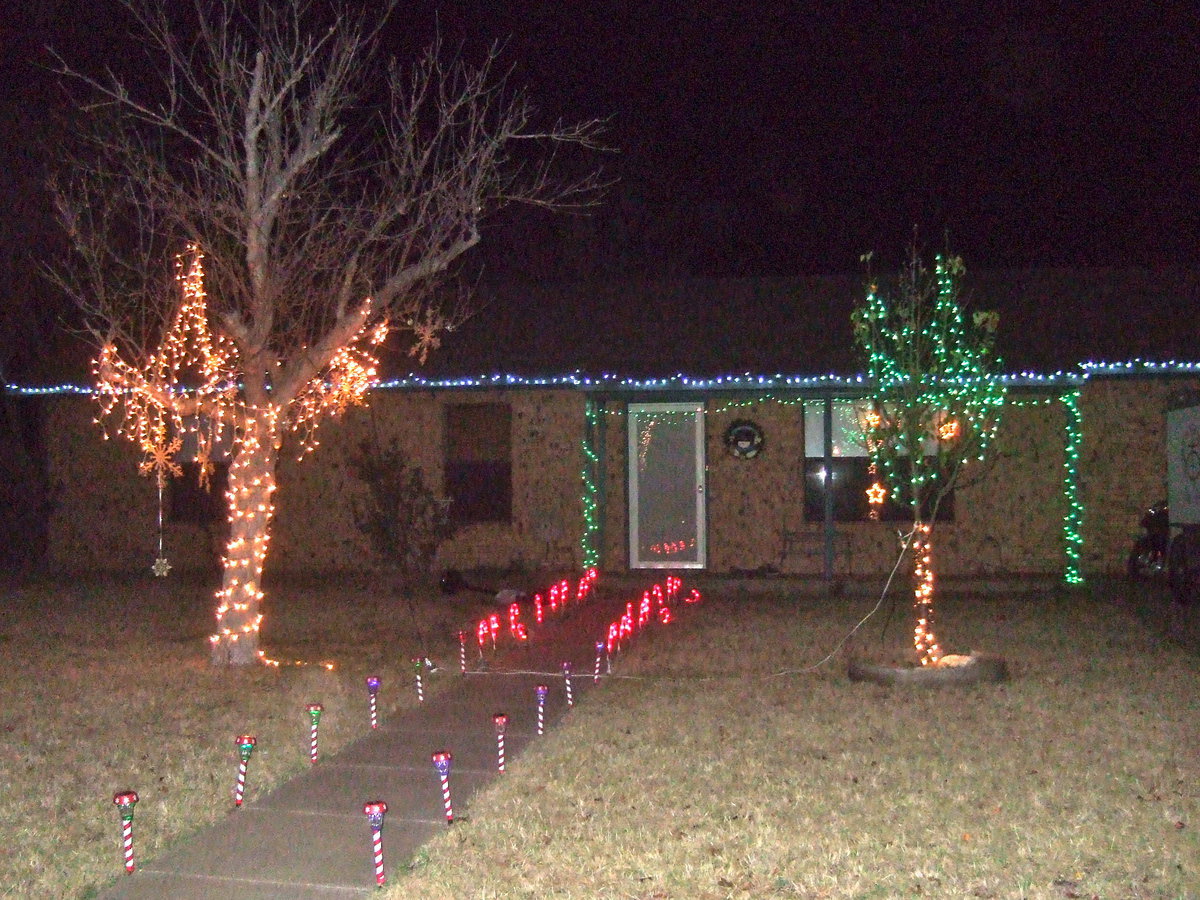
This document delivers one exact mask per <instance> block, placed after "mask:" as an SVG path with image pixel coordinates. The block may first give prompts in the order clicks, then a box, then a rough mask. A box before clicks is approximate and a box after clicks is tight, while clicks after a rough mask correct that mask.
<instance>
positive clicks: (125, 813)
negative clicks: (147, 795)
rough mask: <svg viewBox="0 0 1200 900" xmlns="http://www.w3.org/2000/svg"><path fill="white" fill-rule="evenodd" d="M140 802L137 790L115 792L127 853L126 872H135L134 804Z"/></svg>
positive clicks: (122, 847)
mask: <svg viewBox="0 0 1200 900" xmlns="http://www.w3.org/2000/svg"><path fill="white" fill-rule="evenodd" d="M137 802H138V795H137V791H120V792H119V793H116V794H113V803H115V804H116V807H117V811H118V812H119V813H120V814H121V849H122V852H123V853H124V855H125V874H127V875H128V874H131V873H132V872H133V805H134V804H135V803H137Z"/></svg>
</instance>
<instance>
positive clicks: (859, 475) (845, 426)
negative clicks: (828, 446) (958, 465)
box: [804, 400, 954, 522]
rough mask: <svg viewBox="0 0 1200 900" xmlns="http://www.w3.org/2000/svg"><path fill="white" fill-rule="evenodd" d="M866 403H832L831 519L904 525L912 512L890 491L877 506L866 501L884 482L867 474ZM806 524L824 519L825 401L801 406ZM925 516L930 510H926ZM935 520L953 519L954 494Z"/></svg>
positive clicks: (910, 518) (852, 401)
mask: <svg viewBox="0 0 1200 900" xmlns="http://www.w3.org/2000/svg"><path fill="white" fill-rule="evenodd" d="M864 409H866V404H865V402H864V401H855V400H834V401H833V459H832V466H831V468H830V475H831V481H832V485H831V489H832V494H833V518H834V521H836V522H862V521H866V520H868V519H880V520H882V521H884V522H908V521H911V520H912V510H911V508H910V507H909V506H908V504H907V503H896V502H895V501H894V500H892V499H891V492H890V491H889V492H888V494H887V498H886V499H885V500H884V502H883V503H881V504H879V505H878V506H877V507H873V505H872V504H871V503H870V502H869V500H868V494H867V492H868V490H869V489H870V488H871V486H872V485H873V484H875V483H876V482H879V483H880V484H882V485H884V486H885V487H886V482H884V481H883V479H882V478H880V477H879V476H877V475H875V474H873V473H872V472H871V471H870V467H871V460H870V457H869V456H868V455H867V449H866V445H865V444H864V443H863V438H862V426H860V425H859V415H860V413H861V411H862V410H864ZM804 457H805V459H804V521H806V522H824V521H825V401H824V400H810V401H806V402H805V404H804ZM925 512H926V514H928V510H926V511H925ZM938 521H941V522H953V521H954V492H953V491H951V492H950V493H948V494H947V495H946V496H945V497H943V498H942V503H941V506H940V507H938Z"/></svg>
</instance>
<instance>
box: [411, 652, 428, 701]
mask: <svg viewBox="0 0 1200 900" xmlns="http://www.w3.org/2000/svg"><path fill="white" fill-rule="evenodd" d="M423 665H424V661H423V660H422V659H421V657H419V656H414V657H413V676H414V677H415V678H416V679H417V702H418V703H424V702H425V684H424V682H422V681H421V668H422V666H423Z"/></svg>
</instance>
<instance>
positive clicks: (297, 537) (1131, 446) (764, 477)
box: [45, 376, 1200, 575]
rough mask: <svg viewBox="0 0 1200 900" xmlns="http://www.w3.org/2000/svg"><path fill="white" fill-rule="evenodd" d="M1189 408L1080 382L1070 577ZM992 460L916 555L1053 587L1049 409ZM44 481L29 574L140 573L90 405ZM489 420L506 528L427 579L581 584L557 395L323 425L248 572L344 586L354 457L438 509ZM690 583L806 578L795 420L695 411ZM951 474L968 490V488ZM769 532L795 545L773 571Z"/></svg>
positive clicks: (143, 555) (374, 402)
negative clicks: (467, 576)
mask: <svg viewBox="0 0 1200 900" xmlns="http://www.w3.org/2000/svg"><path fill="white" fill-rule="evenodd" d="M1197 388H1200V379H1198V378H1191V377H1179V376H1162V377H1149V376H1145V377H1093V378H1090V379H1088V380H1087V381H1086V382H1085V383H1084V384H1083V385H1082V387H1081V396H1080V401H1079V408H1080V410H1081V412H1082V421H1083V442H1082V448H1081V452H1080V457H1079V484H1080V498H1081V499H1082V501H1083V503H1084V507H1085V512H1084V519H1083V535H1084V545H1083V555H1082V558H1081V561H1080V562H1081V566H1082V569H1083V571H1084V573H1085V574H1096V573H1101V572H1114V571H1120V570H1121V569H1122V567H1123V565H1124V558H1125V553H1126V552H1127V549H1128V547H1129V545H1130V543H1131V539H1132V536H1133V535H1134V534H1135V533H1136V531H1137V527H1138V520H1139V519H1140V517H1141V513H1142V510H1143V508H1144V507H1145V506H1146V505H1148V504H1149V503H1151V502H1153V501H1155V500H1157V499H1161V498H1162V497H1165V496H1166V457H1165V430H1166V429H1165V414H1166V410H1167V408H1168V404H1169V403H1170V402H1171V399H1172V397H1174V396H1175V395H1177V394H1179V393H1181V392H1183V391H1185V390H1196V389H1197ZM1013 396H1014V398H1015V399H1017V400H1019V401H1021V404H1020V405H1017V404H1010V405H1009V407H1008V408H1006V410H1005V418H1004V421H1003V425H1002V427H1001V430H1000V434H999V438H998V441H997V446H996V450H997V452H996V454H995V459H994V460H993V461H992V462H991V463H990V464H989V465H988V466H987V467H986V468H984V467H981V469H980V476H979V477H978V479H977V480H975V479H972V482H973V483H970V484H967V485H965V486H963V487H962V488H960V489H959V490H958V491H957V494H956V501H955V520H954V522H953V523H945V524H943V525H940V526H939V527H938V530H937V532H936V533H935V539H934V552H935V556H936V566H937V569H938V571H939V572H942V573H945V574H950V575H954V574H959V575H970V574H978V575H987V574H993V573H1029V574H1061V573H1062V572H1063V569H1064V559H1065V557H1064V544H1063V517H1064V515H1065V514H1066V512H1067V509H1066V502H1065V500H1064V496H1063V477H1064V473H1065V468H1064V464H1065V462H1066V457H1065V452H1064V446H1065V440H1066V429H1067V409H1066V407H1065V405H1064V404H1063V403H1062V402H1061V400H1059V399H1056V398H1048V397H1047V395H1045V394H1044V393H1043V394H1029V395H1028V396H1026V395H1023V394H1021V393H1020V392H1014V395H1013ZM45 402H46V403H47V404H49V405H50V409H49V410H48V415H47V416H46V427H47V429H48V437H49V438H50V439H49V440H47V441H46V445H47V447H48V448H49V460H48V462H49V471H50V473H51V483H52V489H53V496H54V501H55V505H54V512H53V516H52V521H51V523H50V546H49V558H48V563H49V565H51V566H53V567H54V568H55V569H57V570H59V571H115V572H143V571H145V570H147V568H148V566H149V565H150V563H151V562H152V561H153V559H154V558H155V556H156V555H157V552H158V550H157V541H158V531H157V518H158V498H157V489H156V485H155V482H154V479H153V478H146V477H139V475H138V472H137V463H138V459H139V454H138V452H137V450H136V448H135V447H133V446H132V445H131V444H130V443H129V442H127V441H124V440H117V439H113V440H107V441H106V440H104V439H103V436H102V434H101V431H100V429H99V428H98V427H97V426H96V425H95V424H94V422H93V420H94V417H95V412H96V410H95V407H94V404H93V403H92V401H90V400H89V399H87V398H85V397H80V396H71V395H65V396H54V397H47V398H46V399H45ZM472 402H479V403H485V402H486V403H507V404H509V405H510V407H511V410H512V490H513V504H512V510H513V512H512V520H511V521H510V522H507V523H477V524H472V525H470V526H467V527H466V528H464V529H463V530H462V531H461V532H460V533H459V534H458V535H457V536H456V537H455V538H454V539H452V540H451V541H449V542H447V543H446V544H445V545H444V546H443V547H442V548H441V550H440V551H439V558H438V562H437V564H438V565H439V566H454V567H460V568H471V567H477V566H486V567H498V568H503V567H510V566H519V567H523V568H528V569H552V570H564V569H571V568H576V567H578V566H580V565H581V564H582V551H581V548H580V545H579V537H580V533H581V523H582V515H583V512H582V491H581V472H582V470H583V466H584V455H583V449H582V440H583V435H584V422H585V416H584V405H585V402H586V397H585V395H584V394H583V393H582V392H580V391H576V390H573V389H556V388H544V389H542V388H522V389H519V390H504V391H493V390H465V389H445V390H439V391H379V392H377V393H376V394H375V395H373V396H372V398H371V402H370V405H369V406H368V407H365V408H355V409H352V410H350V411H349V412H348V413H347V414H346V416H345V417H344V419H343V420H342V421H339V422H327V423H325V424H324V425H323V426H322V428H321V431H320V433H319V438H320V441H321V444H320V446H319V448H318V449H317V450H316V451H315V453H313V454H310V455H308V456H306V457H305V458H304V459H303V460H302V461H297V460H296V448H295V446H294V445H293V444H292V443H291V442H287V443H285V445H284V449H283V452H282V454H281V458H280V466H279V472H278V477H279V490H278V492H277V493H276V502H277V507H276V520H275V523H274V526H273V532H272V546H271V554H270V556H269V558H268V571H269V572H274V573H286V574H312V573H325V572H336V571H344V570H351V569H356V568H360V567H362V566H363V565H365V564H368V563H369V562H370V550H369V547H368V545H367V542H366V540H365V539H364V537H363V536H362V535H361V534H360V533H359V532H358V530H357V529H356V527H355V525H354V504H355V501H356V498H358V497H360V496H361V493H362V486H361V485H360V484H359V483H358V481H357V479H356V478H355V477H354V475H353V474H352V472H351V471H350V467H349V459H350V457H351V455H352V454H353V453H354V452H355V450H356V449H357V448H358V446H359V445H360V443H361V442H362V441H363V440H365V439H372V440H377V441H378V442H379V444H380V446H386V445H387V444H389V443H390V442H391V440H392V439H395V440H396V442H397V443H398V445H399V446H400V447H401V449H403V450H404V451H406V453H407V455H408V456H409V458H410V460H411V461H412V462H413V463H414V464H416V465H419V466H420V467H421V468H422V469H423V470H424V473H425V475H426V479H427V482H428V483H429V484H430V485H431V487H432V488H433V490H434V492H435V493H439V494H440V493H442V491H443V484H442V478H443V446H444V441H443V430H444V427H445V426H444V422H445V413H444V407H445V406H446V405H447V404H450V403H454V404H461V403H472ZM705 412H706V422H705V440H706V448H705V449H706V456H707V464H708V473H707V529H708V531H707V537H708V565H707V567H708V568H709V569H710V570H712V571H715V572H732V571H753V570H769V569H777V570H779V571H782V572H784V573H788V574H809V575H819V574H820V573H821V572H822V570H823V553H822V544H821V540H820V535H821V533H822V528H823V526H822V525H821V524H819V523H805V522H804V521H803V505H802V504H803V497H804V493H803V492H804V485H803V461H804V432H803V414H802V406H801V405H800V404H798V403H795V402H776V401H774V400H758V401H754V402H749V403H742V402H737V403H734V402H730V400H729V399H728V398H723V397H721V396H711V397H710V398H709V399H707V400H706V402H705ZM598 418H599V419H600V420H601V421H602V422H603V426H602V428H603V430H604V432H605V434H604V438H603V450H604V453H603V457H602V460H601V465H602V470H603V474H602V478H601V481H602V504H601V509H600V514H601V532H600V547H601V559H602V563H601V565H602V567H604V568H608V569H623V568H625V567H626V566H627V564H628V538H627V535H628V524H627V502H628V499H627V489H626V458H625V455H626V442H625V415H624V403H623V402H618V401H614V400H608V401H605V402H602V403H600V404H599V417H598ZM735 419H751V420H753V421H755V422H757V423H758V424H759V425H760V426H762V429H763V432H764V434H765V437H766V443H765V448H764V451H763V452H762V453H761V454H760V455H759V456H758V457H756V458H755V459H752V460H740V459H736V458H734V457H732V456H731V455H729V454H728V453H727V452H726V450H725V447H724V445H723V434H724V432H725V430H726V428H727V427H728V426H729V424H730V423H731V422H733V421H734V420H735ZM968 471H969V470H968ZM899 525H902V523H880V522H855V523H839V524H838V530H839V532H841V533H842V534H845V535H846V536H847V537H846V540H847V541H848V545H849V547H848V549H849V552H848V553H846V554H845V555H844V556H843V555H839V557H838V560H837V571H838V573H839V574H843V573H844V574H850V575H879V574H883V573H886V572H888V571H889V570H890V569H891V567H892V565H893V564H894V563H895V553H896V549H897V537H896V530H897V527H898V526H899ZM787 530H793V531H796V530H798V531H805V532H807V533H809V535H810V539H809V541H808V542H807V543H806V544H805V545H804V546H803V548H802V549H801V550H800V551H799V552H792V553H790V554H788V555H787V556H786V557H782V556H781V554H782V550H783V535H784V532H785V531H787ZM220 541H221V536H220V534H219V533H217V529H210V530H205V529H204V528H203V527H200V526H196V525H189V524H182V523H169V522H168V523H166V526H165V529H164V542H165V554H166V556H167V557H168V558H169V559H170V560H171V563H172V565H174V566H175V567H177V568H179V569H183V570H202V569H206V568H207V569H212V568H215V566H216V564H217V560H218V557H219V553H220Z"/></svg>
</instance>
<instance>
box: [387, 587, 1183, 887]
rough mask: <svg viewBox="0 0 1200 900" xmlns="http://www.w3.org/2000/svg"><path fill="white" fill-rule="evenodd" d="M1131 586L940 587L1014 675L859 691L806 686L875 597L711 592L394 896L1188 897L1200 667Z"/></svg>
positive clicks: (874, 627)
mask: <svg viewBox="0 0 1200 900" xmlns="http://www.w3.org/2000/svg"><path fill="white" fill-rule="evenodd" d="M1127 590H1133V589H1131V588H1126V587H1123V586H1120V585H1116V586H1114V587H1113V588H1112V589H1111V591H1110V590H1108V589H1106V590H1104V591H1101V592H1100V593H1101V596H1098V597H1096V596H1093V595H1092V594H1091V593H1089V592H1086V591H1083V592H1079V593H1072V594H1060V593H1058V592H1048V593H1044V594H1041V595H1034V596H1025V597H1021V598H1020V599H1016V598H1011V599H1006V598H1004V597H1003V596H957V597H954V596H949V595H947V596H945V597H943V598H941V599H940V600H939V602H938V610H939V616H940V622H941V623H942V626H941V631H942V633H943V635H944V637H945V639H946V643H947V645H948V646H949V647H950V648H951V649H954V650H959V651H966V650H968V649H971V648H975V649H980V650H987V651H991V652H999V653H1003V654H1004V655H1006V656H1007V658H1008V662H1009V666H1010V670H1011V672H1012V675H1013V678H1012V680H1011V681H1010V682H1008V683H1006V684H1001V685H989V684H985V685H976V686H971V687H966V688H962V687H959V688H932V689H929V688H925V689H911V688H909V689H903V688H899V687H882V686H878V685H868V684H852V683H850V682H849V681H848V680H847V678H846V676H845V662H844V659H841V658H839V659H838V660H837V661H835V662H833V663H830V664H827V665H826V666H823V667H821V668H819V669H817V670H816V671H805V669H806V668H807V667H808V666H810V665H811V664H812V663H814V662H816V661H817V660H819V659H820V658H821V657H822V656H824V655H825V653H826V652H827V651H828V650H829V649H832V648H833V647H834V646H835V645H836V643H837V641H838V640H839V639H840V638H841V637H842V636H843V635H844V633H845V632H846V630H847V629H849V628H850V627H852V626H853V624H854V623H855V622H856V621H857V620H858V619H859V618H860V617H861V616H862V615H863V614H864V613H865V611H866V609H868V608H869V607H870V606H871V601H870V600H869V599H866V598H858V599H855V598H845V599H840V600H833V601H831V600H827V599H825V598H823V597H810V598H805V599H792V598H788V597H783V596H777V597H774V598H770V599H749V598H743V599H737V598H735V597H727V598H724V599H723V598H720V597H716V596H714V597H711V598H710V599H709V601H708V602H706V603H705V604H704V605H703V606H702V607H701V608H699V609H697V610H695V611H694V612H691V613H689V615H688V617H687V618H686V619H685V620H684V621H682V622H680V623H678V625H677V626H670V627H672V628H674V629H675V630H674V632H673V633H671V634H666V633H662V632H659V633H657V634H655V635H654V636H653V637H652V638H650V639H648V640H646V641H645V642H644V643H642V644H640V645H639V646H637V647H636V648H635V649H634V650H633V651H632V652H631V653H630V654H628V655H626V656H625V657H624V658H623V659H622V660H621V661H620V663H619V666H618V669H617V672H618V674H620V675H623V676H629V677H628V678H620V679H613V680H612V681H611V682H610V683H608V684H607V685H606V686H605V689H604V690H603V691H599V692H596V693H593V694H591V695H589V696H588V697H587V698H586V699H585V701H584V702H583V703H582V704H581V705H580V706H579V707H577V708H576V710H575V711H574V712H572V713H571V714H570V716H569V717H568V719H567V720H566V722H564V724H563V726H561V727H559V728H558V729H556V730H555V731H554V733H552V734H551V735H549V736H548V737H547V738H546V739H545V740H543V741H541V742H539V743H537V744H535V745H534V746H533V747H532V748H531V750H530V751H529V752H528V753H526V754H525V755H523V756H522V757H521V758H520V759H518V760H517V761H516V762H514V763H513V764H512V765H511V766H510V769H509V774H508V775H507V776H506V778H504V779H502V780H501V781H499V782H497V783H494V784H493V785H492V786H491V787H490V788H489V789H487V790H486V791H485V792H484V793H483V794H482V795H480V796H479V797H477V798H476V799H475V801H474V803H473V807H472V811H471V812H472V815H471V816H470V820H469V821H466V822H463V823H462V824H461V825H459V826H456V827H455V829H454V830H453V831H452V832H451V831H448V832H447V833H446V834H444V835H442V836H440V837H439V838H437V839H436V840H435V841H434V842H433V843H432V844H431V845H429V846H428V848H427V850H426V852H424V853H422V854H421V856H420V858H419V859H418V860H417V861H416V864H415V865H414V866H413V867H412V869H411V871H409V872H408V873H406V874H403V875H402V877H397V878H396V879H395V880H394V886H393V893H391V894H390V895H389V896H392V897H397V898H399V897H422V898H456V900H461V898H481V900H482V898H496V897H502V898H526V897H527V898H548V897H563V898H591V897H614V898H616V897H620V898H646V900H651V898H655V900H659V898H678V900H685V898H686V900H702V898H727V897H744V898H759V897H805V898H817V897H829V898H849V897H864V898H865V897H879V898H892V897H910V896H937V897H993V898H1014V897H1028V898H1073V897H1081V898H1092V897H1101V898H1195V897H1197V896H1200V707H1198V699H1197V698H1200V675H1198V673H1197V660H1196V657H1195V656H1193V655H1190V654H1188V653H1186V652H1185V651H1183V650H1181V649H1180V648H1178V647H1176V646H1174V645H1171V644H1169V643H1166V642H1164V641H1163V640H1162V638H1161V634H1160V632H1159V631H1158V630H1157V628H1156V627H1151V628H1147V627H1143V626H1142V625H1141V624H1140V620H1139V619H1138V617H1137V615H1136V609H1137V604H1136V603H1133V602H1128V601H1132V600H1134V599H1137V600H1138V602H1139V603H1142V604H1143V606H1144V607H1145V609H1144V610H1143V611H1146V610H1147V609H1148V610H1149V611H1154V610H1155V609H1157V608H1158V607H1159V606H1161V600H1160V599H1156V598H1154V597H1151V598H1150V599H1148V600H1147V599H1146V598H1145V597H1142V596H1141V595H1139V598H1131V597H1127V596H1125V595H1124V593H1123V592H1125V591H1127ZM1139 590H1142V589H1139ZM897 612H898V615H897V617H896V618H895V619H893V621H892V623H891V625H890V627H889V629H888V641H889V643H894V644H897V645H902V644H904V643H906V642H907V641H908V640H909V637H908V634H907V629H908V625H909V619H908V616H907V610H906V609H904V606H903V601H901V608H900V609H899V610H898V611H897ZM882 623H883V613H882V612H881V613H880V614H878V615H877V616H876V617H873V618H872V619H871V620H870V621H869V622H868V623H867V624H866V625H865V626H864V628H863V630H862V631H861V632H860V634H859V636H858V643H859V645H860V647H862V648H863V649H876V648H877V646H878V642H879V638H880V632H881V627H880V626H881V625H882Z"/></svg>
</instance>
